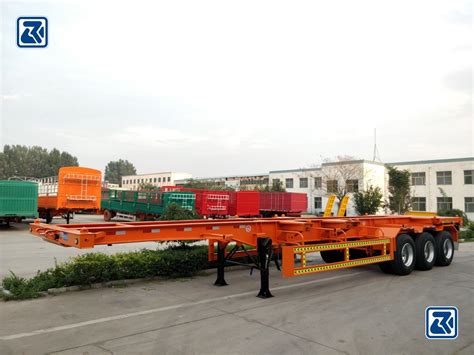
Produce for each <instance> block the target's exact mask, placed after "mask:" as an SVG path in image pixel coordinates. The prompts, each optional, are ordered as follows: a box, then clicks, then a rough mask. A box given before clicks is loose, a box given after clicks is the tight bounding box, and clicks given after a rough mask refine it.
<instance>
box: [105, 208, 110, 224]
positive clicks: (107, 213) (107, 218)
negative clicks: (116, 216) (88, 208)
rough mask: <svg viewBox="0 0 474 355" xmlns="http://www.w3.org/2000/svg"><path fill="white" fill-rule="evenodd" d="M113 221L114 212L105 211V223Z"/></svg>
mask: <svg viewBox="0 0 474 355" xmlns="http://www.w3.org/2000/svg"><path fill="white" fill-rule="evenodd" d="M111 219H112V212H111V211H109V210H104V221H105V222H110V220H111Z"/></svg>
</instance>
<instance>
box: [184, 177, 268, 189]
mask: <svg viewBox="0 0 474 355" xmlns="http://www.w3.org/2000/svg"><path fill="white" fill-rule="evenodd" d="M193 180H194V181H196V182H203V183H210V184H213V185H216V186H221V187H230V188H232V189H235V190H252V189H255V188H256V187H257V186H265V185H268V174H251V175H230V176H219V177H204V178H194V179H193ZM188 182H189V179H184V180H179V181H178V180H176V184H177V185H184V184H186V183H188Z"/></svg>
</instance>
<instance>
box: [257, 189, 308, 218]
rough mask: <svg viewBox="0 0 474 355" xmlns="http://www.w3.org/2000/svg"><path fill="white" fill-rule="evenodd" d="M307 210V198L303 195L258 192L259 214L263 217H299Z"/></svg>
mask: <svg viewBox="0 0 474 355" xmlns="http://www.w3.org/2000/svg"><path fill="white" fill-rule="evenodd" d="M307 210H308V196H307V195H306V194H304V193H297V192H260V213H261V214H262V215H263V216H265V217H272V216H274V215H285V216H300V215H301V213H302V212H305V211H307Z"/></svg>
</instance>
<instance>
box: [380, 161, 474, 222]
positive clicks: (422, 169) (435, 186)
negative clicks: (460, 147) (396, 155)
mask: <svg viewBox="0 0 474 355" xmlns="http://www.w3.org/2000/svg"><path fill="white" fill-rule="evenodd" d="M388 165H391V166H395V167H397V168H398V169H400V170H401V169H403V170H409V171H410V172H411V184H412V196H413V210H418V211H432V212H437V211H443V210H446V209H452V208H455V209H460V210H462V211H464V212H466V213H467V215H468V217H469V219H474V157H471V158H457V159H438V160H422V161H407V162H398V163H390V164H388Z"/></svg>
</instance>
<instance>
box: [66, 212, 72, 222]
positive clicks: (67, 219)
mask: <svg viewBox="0 0 474 355" xmlns="http://www.w3.org/2000/svg"><path fill="white" fill-rule="evenodd" d="M70 219H71V212H70V211H67V214H66V223H67V224H69V220H70Z"/></svg>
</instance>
